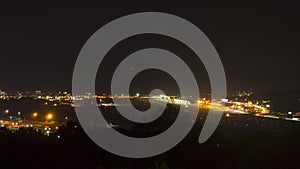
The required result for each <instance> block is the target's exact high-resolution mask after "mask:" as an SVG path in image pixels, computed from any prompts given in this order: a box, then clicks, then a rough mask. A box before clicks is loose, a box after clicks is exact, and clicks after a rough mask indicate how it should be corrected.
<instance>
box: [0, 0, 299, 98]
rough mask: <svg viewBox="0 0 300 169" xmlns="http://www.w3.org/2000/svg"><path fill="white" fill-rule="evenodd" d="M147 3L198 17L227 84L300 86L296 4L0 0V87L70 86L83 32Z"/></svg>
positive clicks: (191, 18) (253, 87)
mask: <svg viewBox="0 0 300 169" xmlns="http://www.w3.org/2000/svg"><path fill="white" fill-rule="evenodd" d="M149 11H157V12H166V13H170V14H175V15H177V16H180V17H182V18H185V19H187V20H189V21H190V22H192V23H194V24H195V25H197V26H198V27H199V28H200V29H201V30H202V31H203V32H204V33H205V34H206V35H207V36H208V38H209V39H210V40H211V42H212V43H213V44H214V46H215V48H216V49H217V51H218V53H219V55H220V57H221V60H222V62H223V65H224V68H225V72H226V77H227V81H228V89H229V91H235V90H251V91H254V92H263V91H274V90H282V89H287V90H292V89H296V90H300V88H299V86H300V78H299V73H300V70H299V66H298V65H299V61H300V59H299V56H300V46H299V45H300V23H299V19H300V13H299V10H298V6H297V5H296V4H291V3H286V4H283V3H261V2H260V3H253V4H252V3H249V4H247V3H240V4H238V3H233V4H224V3H223V4H218V3H211V4H207V3H199V4H189V3H175V2H172V3H158V2H156V3H155V2H152V3H150V2H149V3H146V2H140V3H136V4H124V3H123V4H119V5H117V3H116V4H89V3H85V4H81V3H77V4H73V2H72V3H58V4H30V3H28V2H23V3H17V2H14V3H3V4H1V5H0V22H1V23H0V56H1V61H0V64H1V65H0V89H4V90H6V91H16V90H35V89H41V90H49V91H58V90H68V91H71V84H72V72H73V67H74V64H75V61H76V58H77V56H78V54H79V52H80V50H81V48H82V46H83V45H84V43H85V42H86V41H87V39H88V38H89V37H90V36H91V35H92V34H93V33H94V32H95V31H97V30H98V29H99V28H101V27H102V26H103V25H105V24H106V23H108V22H109V21H112V20H114V19H117V18H119V17H121V16H124V15H127V14H132V13H136V12H149ZM150 38H151V37H150ZM142 39H143V42H145V43H146V41H147V40H146V38H142ZM153 39H155V38H153V37H152V40H153ZM138 41H139V40H134V39H133V40H132V43H131V45H130V46H134V45H135V44H134V43H137V42H138ZM149 43H150V46H151V42H149ZM152 43H153V42H152ZM170 44H171V43H170ZM175 46H176V45H175ZM168 47H170V46H168ZM171 47H172V46H171ZM138 48H139V47H138ZM121 51H122V50H117V53H118V52H119V53H118V55H121V53H120V52H121ZM125 53H126V52H125ZM198 64H199V63H197V62H196V63H194V65H192V66H194V67H197V66H198ZM200 65H201V63H200ZM152 85H153V84H152Z"/></svg>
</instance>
